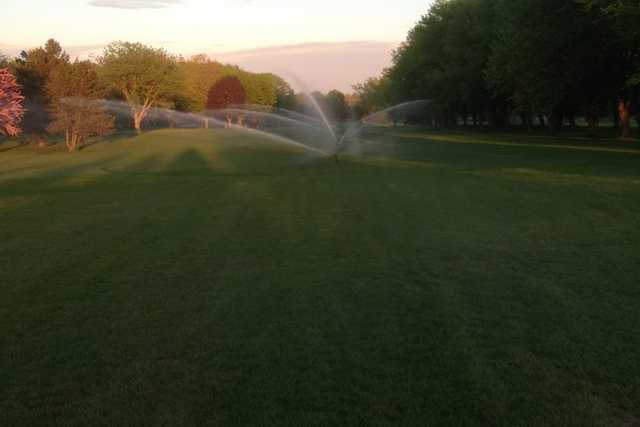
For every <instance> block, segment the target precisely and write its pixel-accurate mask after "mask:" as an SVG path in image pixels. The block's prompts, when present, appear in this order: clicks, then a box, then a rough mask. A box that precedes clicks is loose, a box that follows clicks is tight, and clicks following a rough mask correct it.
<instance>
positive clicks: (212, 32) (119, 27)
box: [0, 0, 430, 91]
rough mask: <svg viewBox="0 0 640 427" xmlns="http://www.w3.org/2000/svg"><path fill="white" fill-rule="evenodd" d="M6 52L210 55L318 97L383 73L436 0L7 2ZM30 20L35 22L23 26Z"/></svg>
mask: <svg viewBox="0 0 640 427" xmlns="http://www.w3.org/2000/svg"><path fill="white" fill-rule="evenodd" d="M1 1H2V15H3V31H2V35H1V36H0V51H2V52H3V53H5V54H9V55H16V54H18V53H19V52H20V51H21V50H22V49H26V48H30V47H36V46H39V45H41V44H43V43H44V42H45V41H46V40H47V39H49V38H55V39H57V40H58V41H59V42H60V43H61V44H62V46H63V47H64V48H65V50H67V51H68V52H69V53H70V54H71V55H72V56H80V57H83V58H84V57H91V56H95V55H96V54H98V53H99V52H100V50H101V49H102V47H104V45H106V44H107V43H109V42H111V41H114V40H126V41H139V42H142V43H145V44H149V45H152V46H155V47H163V48H165V49H167V50H168V51H170V52H172V53H176V54H181V55H184V56H189V55H192V54H196V53H206V54H208V55H210V56H211V57H212V58H215V59H218V60H220V61H222V62H229V63H234V64H238V65H240V66H242V67H243V68H246V69H248V70H250V71H255V72H266V71H269V72H276V73H280V74H282V75H283V77H287V75H288V74H289V75H291V76H294V77H293V78H294V79H296V78H297V80H299V81H301V82H303V84H304V85H305V86H307V88H308V89H311V90H316V89H318V90H324V91H326V90H329V89H331V88H338V89H341V90H347V91H348V90H350V87H351V85H352V84H354V83H357V82H360V81H362V80H364V79H365V78H367V77H369V76H374V75H377V74H379V72H380V71H381V70H382V69H383V68H384V67H386V66H388V65H389V63H390V54H391V52H392V50H393V49H395V48H396V47H397V46H398V44H399V43H400V42H401V41H402V40H404V39H405V37H406V34H407V32H408V31H409V30H410V29H411V28H412V27H413V25H414V24H415V23H416V22H417V21H418V20H419V19H420V17H421V15H422V14H424V13H426V12H427V9H428V6H429V3H430V1H429V0H397V1H391V0H322V1H306V0H58V1H53V0H1ZM25 22H28V23H29V25H24V23H25Z"/></svg>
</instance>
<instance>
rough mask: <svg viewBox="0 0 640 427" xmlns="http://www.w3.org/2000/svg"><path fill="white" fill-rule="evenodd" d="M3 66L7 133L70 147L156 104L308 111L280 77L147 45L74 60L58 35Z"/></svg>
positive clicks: (138, 125)
mask: <svg viewBox="0 0 640 427" xmlns="http://www.w3.org/2000/svg"><path fill="white" fill-rule="evenodd" d="M0 69H2V70H3V71H2V74H1V75H0V134H5V135H10V136H14V135H17V134H18V133H20V131H21V130H24V131H25V132H28V133H34V134H42V133H44V132H48V133H51V134H58V135H63V136H64V140H65V143H66V145H67V147H68V149H69V150H70V151H73V150H75V149H77V148H78V147H79V146H81V145H82V144H83V143H84V142H85V141H86V140H87V139H88V138H91V137H94V136H100V135H106V134H108V133H110V132H112V131H113V130H114V129H116V128H127V127H128V128H133V129H135V130H136V131H141V129H142V128H143V125H144V124H145V122H148V121H150V114H149V113H150V111H152V109H154V108H163V109H167V110H175V111H180V112H192V113H205V114H206V112H207V111H208V110H213V109H221V108H226V107H229V106H232V105H237V104H252V105H259V106H262V107H263V108H267V109H275V108H283V109H290V110H294V109H300V108H303V106H300V105H298V103H299V95H298V94H296V93H295V92H294V90H293V89H292V88H291V87H290V86H289V84H288V83H287V82H286V81H285V80H284V79H282V78H281V77H279V76H276V75H274V74H269V73H250V72H247V71H245V70H242V69H241V68H239V67H237V66H233V65H227V64H222V63H219V62H216V61H213V60H211V59H209V58H208V57H207V56H205V55H197V56H194V57H191V58H183V57H180V56H174V55H171V54H169V53H168V52H166V51H164V50H163V49H156V48H153V47H150V46H146V45H143V44H140V43H129V42H114V43H112V44H110V45H108V46H107V47H106V48H105V49H104V51H103V52H102V54H101V55H100V56H99V57H98V58H97V60H95V61H89V60H78V59H76V60H71V58H70V57H69V55H68V54H67V53H66V52H65V51H64V49H63V48H62V46H60V44H59V43H58V42H57V41H55V40H53V39H51V40H48V41H47V42H46V43H45V44H44V45H43V46H41V47H38V48H35V49H30V50H28V51H23V52H22V53H21V54H20V55H19V56H18V57H17V58H14V59H9V58H7V57H6V56H2V55H0ZM229 88H231V93H230V92H229ZM234 88H235V89H234ZM238 88H239V89H238ZM234 91H235V92H234ZM342 99H343V100H344V96H343V95H342ZM104 100H110V101H116V102H119V103H121V104H122V105H124V106H125V110H127V111H126V112H127V115H128V116H129V119H126V120H122V118H120V117H118V118H117V119H116V117H114V116H112V115H111V114H110V113H109V111H108V109H107V108H105V102H104ZM167 120H168V121H169V122H170V121H171V119H170V116H169V115H168V116H167ZM207 123H208V121H203V126H206V124H207ZM170 124H171V123H169V125H170ZM237 124H238V125H243V123H242V122H238V123H237Z"/></svg>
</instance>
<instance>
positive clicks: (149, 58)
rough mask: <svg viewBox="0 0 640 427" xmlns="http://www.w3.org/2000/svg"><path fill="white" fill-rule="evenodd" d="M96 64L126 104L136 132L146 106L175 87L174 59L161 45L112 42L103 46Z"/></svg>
mask: <svg viewBox="0 0 640 427" xmlns="http://www.w3.org/2000/svg"><path fill="white" fill-rule="evenodd" d="M99 64H100V68H99V70H100V74H101V76H102V79H103V80H104V81H105V82H106V83H108V84H109V85H110V86H112V87H113V88H114V89H116V90H117V91H118V92H119V93H120V94H121V95H122V96H123V97H124V99H125V100H126V102H127V104H128V105H129V108H130V109H131V114H132V117H133V126H134V128H135V129H136V131H138V132H140V131H141V129H142V122H143V120H144V118H145V117H146V115H147V113H148V112H149V110H150V109H151V108H152V107H154V106H155V105H156V103H157V102H158V101H159V100H160V99H162V98H163V97H171V96H172V95H175V93H176V91H177V90H178V88H179V78H178V67H177V64H176V59H175V58H174V57H173V56H171V55H169V54H168V53H167V52H165V51H164V50H162V49H155V48H152V47H149V46H145V45H143V44H140V43H129V42H115V43H112V44H110V45H109V46H107V47H106V48H105V50H104V53H103V55H102V57H100V59H99Z"/></svg>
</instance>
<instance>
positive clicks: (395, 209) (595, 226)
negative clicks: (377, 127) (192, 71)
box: [0, 129, 640, 427]
mask: <svg viewBox="0 0 640 427" xmlns="http://www.w3.org/2000/svg"><path fill="white" fill-rule="evenodd" d="M368 137H369V138H370V139H371V140H373V141H375V142H364V141H363V142H361V143H360V144H357V145H356V148H353V149H352V150H350V153H351V155H347V156H344V157H343V158H342V159H341V161H340V162H339V163H337V164H336V163H334V162H333V160H331V159H323V158H318V157H316V156H313V155H310V154H308V153H305V152H304V151H301V150H300V149H296V148H289V147H287V146H283V145H276V144H273V143H269V142H266V141H261V140H257V139H254V138H247V137H245V136H243V135H239V134H236V133H232V131H225V130H211V131H199V130H174V131H169V130H166V131H153V132H149V133H147V134H145V135H143V136H141V137H137V138H134V139H126V138H121V139H118V140H114V141H113V142H106V143H100V144H96V145H93V146H91V147H88V148H87V149H85V150H82V151H80V152H78V153H74V154H66V153H63V152H47V153H36V152H35V151H34V150H32V149H30V148H17V149H12V150H8V151H4V152H2V153H0V224H1V225H0V425H6V426H15V425H22V424H24V425H52V424H56V425H65V426H67V425H69V426H92V425H103V426H115V425H131V426H143V425H149V426H157V425H167V426H180V425H185V426H186V425H202V424H210V425H291V426H301V425H331V426H338V425H398V424H400V425H461V426H462V425H464V426H474V425H478V426H485V425H501V426H530V425H550V426H551V425H554V426H555V425H563V426H600V425H602V426H620V427H622V426H632V425H637V424H638V423H640V144H638V143H624V142H608V141H600V142H593V141H588V140H583V139H581V138H566V139H559V138H556V139H554V138H550V137H541V136H535V137H529V136H523V135H490V134H461V133H452V134H445V133H429V132H427V131H424V132H423V131H419V130H411V131H410V130H393V129H389V130H385V131H376V132H372V133H371V134H370V135H369V136H368ZM355 153H358V154H360V156H355Z"/></svg>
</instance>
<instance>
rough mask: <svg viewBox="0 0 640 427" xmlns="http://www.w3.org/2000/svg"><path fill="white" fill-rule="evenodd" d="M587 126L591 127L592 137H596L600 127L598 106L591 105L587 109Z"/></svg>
mask: <svg viewBox="0 0 640 427" xmlns="http://www.w3.org/2000/svg"><path fill="white" fill-rule="evenodd" d="M585 118H586V120H587V126H588V127H589V132H590V133H591V134H592V135H595V133H596V130H597V129H598V126H600V113H599V111H598V107H597V106H596V105H591V106H590V107H587V114H586V117H585Z"/></svg>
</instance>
